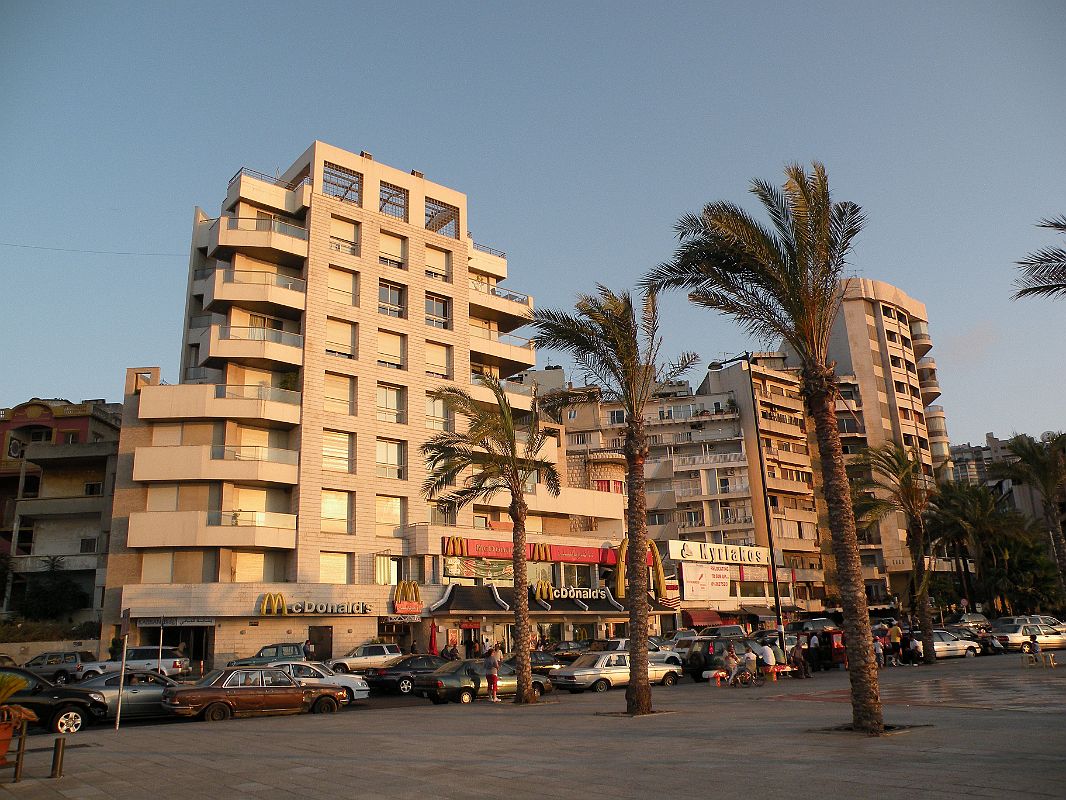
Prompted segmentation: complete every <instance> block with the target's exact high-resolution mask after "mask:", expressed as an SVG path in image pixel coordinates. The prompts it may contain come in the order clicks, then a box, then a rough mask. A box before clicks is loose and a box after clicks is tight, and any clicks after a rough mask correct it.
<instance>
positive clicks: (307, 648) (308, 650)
mask: <svg viewBox="0 0 1066 800" xmlns="http://www.w3.org/2000/svg"><path fill="white" fill-rule="evenodd" d="M314 650H315V648H314V647H313V646H312V645H311V640H310V639H305V640H304V646H303V651H304V661H310V660H311V657H312V655H313V654H314Z"/></svg>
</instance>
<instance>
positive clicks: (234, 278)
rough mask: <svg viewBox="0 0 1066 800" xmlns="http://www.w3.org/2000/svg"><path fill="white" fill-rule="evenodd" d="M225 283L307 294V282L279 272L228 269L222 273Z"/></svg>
mask: <svg viewBox="0 0 1066 800" xmlns="http://www.w3.org/2000/svg"><path fill="white" fill-rule="evenodd" d="M222 282H223V283H240V284H252V285H256V286H277V287H279V288H281V289H291V290H292V291H294V292H306V291H307V281H305V280H303V278H293V277H292V276H290V275H281V274H280V273H277V272H265V271H263V270H256V269H227V270H224V271H223V272H222Z"/></svg>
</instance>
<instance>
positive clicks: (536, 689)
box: [533, 683, 544, 700]
mask: <svg viewBox="0 0 1066 800" xmlns="http://www.w3.org/2000/svg"><path fill="white" fill-rule="evenodd" d="M542 694H544V690H543V689H541V688H540V684H539V683H534V684H533V696H534V697H535V698H537V699H538V700H539V699H540V696H541V695H542Z"/></svg>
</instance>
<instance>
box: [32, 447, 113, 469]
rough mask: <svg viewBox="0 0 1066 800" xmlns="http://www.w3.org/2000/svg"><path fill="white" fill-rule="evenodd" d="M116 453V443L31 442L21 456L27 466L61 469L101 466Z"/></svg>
mask: <svg viewBox="0 0 1066 800" xmlns="http://www.w3.org/2000/svg"><path fill="white" fill-rule="evenodd" d="M117 452H118V442H117V441H110V442H79V443H76V444H63V443H55V444H53V443H51V442H31V443H30V444H28V445H27V446H26V451H25V453H24V454H23V455H24V458H25V459H26V461H27V462H28V463H27V466H28V465H29V464H37V465H38V466H43V467H46V466H48V465H50V464H55V465H56V466H60V465H61V466H63V467H90V466H94V465H95V466H102V465H103V464H104V462H105V461H107V459H108V457H110V456H113V455H115V454H116V453H117Z"/></svg>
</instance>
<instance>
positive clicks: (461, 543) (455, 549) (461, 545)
mask: <svg viewBox="0 0 1066 800" xmlns="http://www.w3.org/2000/svg"><path fill="white" fill-rule="evenodd" d="M441 545H442V547H441V551H442V552H443V553H444V555H446V556H466V555H467V554H468V553H469V548H468V547H467V543H466V539H464V538H463V537H462V536H442V537H441Z"/></svg>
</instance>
